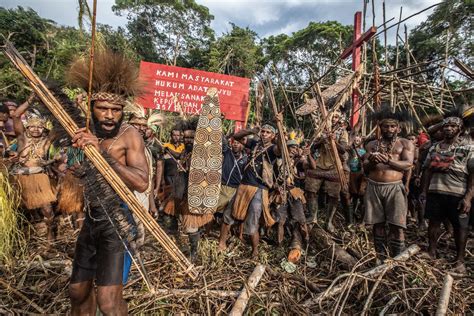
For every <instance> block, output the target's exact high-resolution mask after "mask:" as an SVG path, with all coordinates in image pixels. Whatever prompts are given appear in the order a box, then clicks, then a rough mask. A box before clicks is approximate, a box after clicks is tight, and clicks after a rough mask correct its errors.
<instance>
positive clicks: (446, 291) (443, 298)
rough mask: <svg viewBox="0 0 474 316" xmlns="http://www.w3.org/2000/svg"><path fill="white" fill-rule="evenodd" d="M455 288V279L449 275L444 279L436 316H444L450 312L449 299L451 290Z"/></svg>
mask: <svg viewBox="0 0 474 316" xmlns="http://www.w3.org/2000/svg"><path fill="white" fill-rule="evenodd" d="M452 288H453V277H452V276H451V275H450V274H449V273H448V274H446V276H445V277H444V282H443V289H442V290H441V295H440V296H439V301H438V308H437V309H436V316H444V315H446V313H447V312H448V305H449V297H450V296H451V289H452Z"/></svg>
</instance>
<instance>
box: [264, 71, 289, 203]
mask: <svg viewBox="0 0 474 316" xmlns="http://www.w3.org/2000/svg"><path fill="white" fill-rule="evenodd" d="M268 92H269V95H270V102H271V104H272V108H273V112H274V113H275V115H277V114H278V108H277V104H276V101H275V95H274V94H273V86H272V82H271V80H270V78H268ZM276 125H277V128H278V137H279V138H280V139H279V141H280V145H281V147H282V148H280V151H281V155H282V158H283V168H284V170H285V173H286V175H285V182H284V184H283V186H284V188H286V185H287V184H290V185H292V184H293V183H294V174H293V170H291V169H290V153H289V152H288V147H287V146H286V139H285V129H284V127H283V122H281V121H280V120H277V122H276ZM284 200H285V202H286V192H285V194H284Z"/></svg>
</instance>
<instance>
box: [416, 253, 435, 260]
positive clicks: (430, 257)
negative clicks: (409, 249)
mask: <svg viewBox="0 0 474 316" xmlns="http://www.w3.org/2000/svg"><path fill="white" fill-rule="evenodd" d="M419 257H420V258H421V259H425V260H436V255H433V254H431V253H429V252H427V251H423V252H422V253H420V255H419Z"/></svg>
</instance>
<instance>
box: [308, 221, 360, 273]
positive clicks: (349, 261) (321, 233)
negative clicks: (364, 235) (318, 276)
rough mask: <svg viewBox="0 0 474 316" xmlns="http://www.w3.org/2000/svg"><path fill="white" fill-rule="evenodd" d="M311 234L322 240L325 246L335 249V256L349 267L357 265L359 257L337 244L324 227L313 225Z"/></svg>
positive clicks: (321, 242)
mask: <svg viewBox="0 0 474 316" xmlns="http://www.w3.org/2000/svg"><path fill="white" fill-rule="evenodd" d="M311 235H312V237H313V238H314V239H316V240H317V241H319V242H320V244H322V245H323V246H324V247H326V248H331V250H330V251H333V250H332V249H334V257H335V258H336V260H337V261H339V262H341V263H343V264H344V265H346V266H347V267H348V268H349V269H351V268H352V267H353V266H355V265H356V263H357V259H356V258H354V257H353V256H351V255H350V254H349V253H348V252H347V251H345V250H344V249H343V248H342V247H341V246H339V245H338V244H336V243H335V242H334V240H333V239H332V237H331V236H330V235H329V234H328V233H327V232H326V231H325V230H324V229H322V228H319V227H316V226H315V227H313V229H312V230H311Z"/></svg>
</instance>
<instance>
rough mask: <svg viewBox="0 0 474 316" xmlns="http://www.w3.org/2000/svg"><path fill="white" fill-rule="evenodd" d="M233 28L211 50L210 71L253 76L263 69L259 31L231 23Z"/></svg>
mask: <svg viewBox="0 0 474 316" xmlns="http://www.w3.org/2000/svg"><path fill="white" fill-rule="evenodd" d="M231 25H232V30H231V31H230V32H229V33H227V34H224V35H223V36H221V37H220V38H218V39H217V40H216V41H215V42H214V43H213V44H212V45H211V50H210V52H209V71H213V72H218V73H224V74H228V75H234V76H240V77H246V78H253V77H254V76H255V75H256V74H257V73H258V72H259V71H261V70H262V69H263V65H262V61H263V52H262V49H261V47H260V45H258V43H257V33H255V32H254V31H252V30H250V29H249V28H248V27H247V28H245V29H244V28H240V27H238V26H237V25H235V24H233V23H231Z"/></svg>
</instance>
